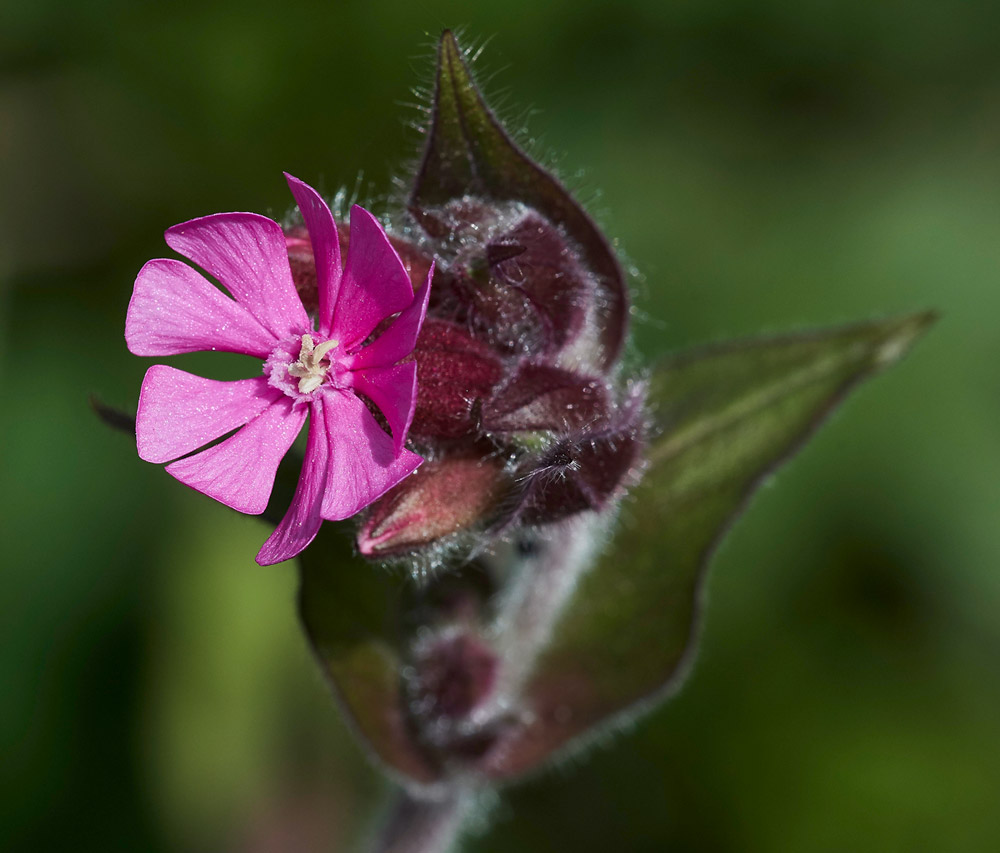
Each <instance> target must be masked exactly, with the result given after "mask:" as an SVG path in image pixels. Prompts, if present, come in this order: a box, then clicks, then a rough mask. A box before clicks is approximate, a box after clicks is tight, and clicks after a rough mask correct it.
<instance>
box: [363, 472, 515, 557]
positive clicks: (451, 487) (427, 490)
mask: <svg viewBox="0 0 1000 853" xmlns="http://www.w3.org/2000/svg"><path fill="white" fill-rule="evenodd" d="M506 489H507V481H506V478H505V477H504V474H503V466H502V465H501V463H500V462H499V461H497V460H496V459H494V458H491V457H487V458H485V459H484V458H483V457H482V454H481V453H478V454H476V455H475V456H472V455H469V456H458V457H455V456H450V457H444V458H441V459H437V460H429V461H427V462H425V463H424V464H423V465H421V466H420V468H418V469H417V470H416V472H415V473H413V474H412V475H411V476H409V477H407V478H406V479H405V480H403V481H402V482H401V483H400V484H399V485H397V486H396V487H395V488H393V489H391V490H390V491H389V492H388V493H387V494H385V495H384V496H383V497H382V498H380V499H379V500H378V501H376V502H375V503H374V504H373V505H372V507H371V510H370V512H369V515H368V517H367V518H366V519H365V521H364V523H363V524H362V525H361V529H360V530H359V531H358V535H357V546H358V550H359V551H360V552H361V553H362V554H364V555H365V556H366V557H387V556H392V555H396V554H401V553H405V552H407V551H412V550H414V549H417V548H420V547H423V546H425V545H429V544H432V543H434V542H436V541H437V540H439V539H441V538H442V537H445V536H450V535H451V534H453V533H457V532H459V531H461V530H465V529H468V528H470V527H473V526H475V525H476V524H479V523H480V522H482V521H483V520H485V519H488V518H489V517H490V516H491V515H492V513H493V511H494V508H495V507H496V506H497V504H498V503H499V501H500V499H501V497H502V496H503V494H504V493H505V491H506Z"/></svg>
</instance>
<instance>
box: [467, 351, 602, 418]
mask: <svg viewBox="0 0 1000 853" xmlns="http://www.w3.org/2000/svg"><path fill="white" fill-rule="evenodd" d="M607 416H608V392H607V388H606V387H605V385H604V382H603V381H602V380H600V379H596V378H594V377H590V376H581V375H580V374H577V373H572V372H570V371H569V370H562V369H561V368H558V367H549V366H547V365H544V364H531V363H527V364H523V365H522V366H521V368H520V369H519V370H518V371H517V373H515V374H514V376H513V377H512V378H511V379H510V381H509V382H507V383H506V384H504V386H503V387H502V388H500V389H499V390H497V391H496V392H494V394H493V396H492V397H491V398H490V399H489V400H488V401H486V402H485V403H484V404H483V407H482V413H481V419H480V423H481V426H482V428H483V429H484V430H486V431H487V432H517V431H525V430H553V431H556V432H578V431H580V430H583V429H585V428H591V429H592V428H594V427H595V426H598V425H600V424H602V423H603V422H604V421H605V419H606V418H607Z"/></svg>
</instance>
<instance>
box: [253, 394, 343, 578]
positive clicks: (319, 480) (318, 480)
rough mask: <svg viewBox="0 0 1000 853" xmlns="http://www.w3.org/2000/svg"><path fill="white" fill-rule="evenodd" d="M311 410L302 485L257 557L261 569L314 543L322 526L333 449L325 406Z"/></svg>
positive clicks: (297, 488)
mask: <svg viewBox="0 0 1000 853" xmlns="http://www.w3.org/2000/svg"><path fill="white" fill-rule="evenodd" d="M309 411H310V420H309V441H308V443H307V444H306V455H305V459H304V460H303V462H302V474H301V475H300V476H299V484H298V486H296V488H295V496H294V497H293V498H292V504H291V506H289V507H288V512H286V513H285V517H284V518H283V519H281V523H280V524H279V525H278V526H277V527H276V528H275V531H274V533H272V534H271V535H270V536H269V537H268V539H267V541H266V542H265V543H264V545H263V546H262V547H261V549H260V551H259V552H258V554H257V562H258V563H259V564H260V565H262V566H272V565H274V564H275V563H280V562H283V561H284V560H290V559H291V558H292V557H294V556H295V555H296V554H298V553H299V552H300V551H302V549H303V548H305V547H306V545H308V544H309V543H310V542H312V541H313V539H314V538H315V537H316V534H317V533H318V532H319V528H320V525H321V524H322V523H323V516H322V515H321V514H320V505H321V504H322V502H323V492H324V491H325V489H326V484H327V480H328V467H329V466H328V465H327V462H328V460H329V456H330V447H329V443H328V441H327V436H326V419H325V415H324V412H323V407H322V406H321V405H312V406H310V407H309Z"/></svg>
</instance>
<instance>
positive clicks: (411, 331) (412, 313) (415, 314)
mask: <svg viewBox="0 0 1000 853" xmlns="http://www.w3.org/2000/svg"><path fill="white" fill-rule="evenodd" d="M433 277H434V264H433V263H431V268H430V270H429V271H428V273H427V280H426V281H425V282H424V284H423V287H421V288H420V290H418V291H417V294H416V295H415V296H414V297H413V301H412V302H410V304H409V305H407V306H406V308H404V309H403V310H402V311H401V312H400V315H399V316H398V317H397V318H396V319H395V320H393V321H392V325H390V326H389V328H388V329H386V330H385V331H384V332H383V333H382V334H381V335H379V336H378V337H377V338H376V339H375V340H374V341H372V342H371V343H370V344H369V345H368V346H366V347H365V348H364V349H362V350H361V351H360V352H358V353H357V354H356V355H355V356H354V360H353V362H352V364H353V366H354V368H355V369H357V368H363V367H387V366H389V365H390V364H395V363H396V362H397V361H399V360H400V359H403V358H406V356H408V355H409V354H410V353H411V352H413V348H414V347H415V346H416V345H417V335H419V334H420V327H421V326H422V325H423V324H424V318H425V317H426V316H427V300H428V299H429V298H430V294H431V279H432V278H433Z"/></svg>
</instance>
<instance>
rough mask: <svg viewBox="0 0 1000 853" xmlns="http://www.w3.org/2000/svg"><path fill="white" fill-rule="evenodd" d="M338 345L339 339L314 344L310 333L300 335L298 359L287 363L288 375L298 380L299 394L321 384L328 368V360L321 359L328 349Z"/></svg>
mask: <svg viewBox="0 0 1000 853" xmlns="http://www.w3.org/2000/svg"><path fill="white" fill-rule="evenodd" d="M339 345H340V341H336V340H329V341H324V342H323V343H321V344H320V345H319V346H316V345H315V344H314V343H313V339H312V335H303V336H302V349H300V350H299V360H298V361H296V362H293V363H292V364H290V365H288V375H289V376H293V377H295V378H296V379H298V380H299V393H300V394H311V393H312V392H313V391H315V390H316V389H317V388H319V386H320V385H322V384H323V380H324V379H326V374H327V371H328V370H329V369H330V362H329V361H327V363H326V364H323V359H324V358H326V354H327V353H328V352H330V350H332V349H333V348H334V347H337V346H339Z"/></svg>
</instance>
